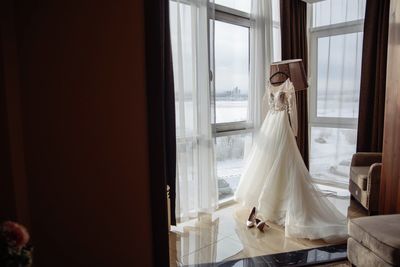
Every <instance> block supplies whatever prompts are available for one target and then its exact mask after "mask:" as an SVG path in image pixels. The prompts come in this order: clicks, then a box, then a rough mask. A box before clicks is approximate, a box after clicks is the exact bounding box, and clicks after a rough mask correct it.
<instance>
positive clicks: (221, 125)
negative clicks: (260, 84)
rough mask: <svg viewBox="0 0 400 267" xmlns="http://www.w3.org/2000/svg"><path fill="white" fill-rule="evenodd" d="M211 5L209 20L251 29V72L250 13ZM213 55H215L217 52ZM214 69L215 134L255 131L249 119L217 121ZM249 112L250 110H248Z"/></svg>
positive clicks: (226, 134) (213, 121)
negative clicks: (212, 10) (211, 10)
mask: <svg viewBox="0 0 400 267" xmlns="http://www.w3.org/2000/svg"><path fill="white" fill-rule="evenodd" d="M210 5H212V6H213V9H214V14H212V13H211V12H209V13H210V14H212V15H210V16H209V18H208V19H209V21H212V20H214V21H220V22H224V23H228V24H232V25H235V26H240V27H245V28H248V30H249V51H248V53H249V66H248V70H249V74H250V60H251V59H250V37H251V36H250V34H251V30H250V29H251V27H252V20H251V19H250V14H249V13H246V12H243V11H240V10H237V9H233V8H230V7H226V6H222V5H219V4H212V3H210ZM213 41H214V40H213ZM210 45H214V44H210ZM212 56H213V57H215V52H214V54H213V55H212ZM212 61H213V62H214V60H212ZM214 64H215V63H214ZM214 70H215V67H213V68H210V73H211V77H210V79H211V81H210V82H211V84H212V88H213V91H214V93H213V94H211V97H212V98H213V99H212V103H213V109H214V110H213V111H212V114H213V116H214V118H213V120H212V122H211V125H212V128H213V134H214V135H215V137H221V136H228V135H237V134H243V133H249V132H253V131H254V125H253V123H251V122H249V121H248V120H242V121H232V122H218V123H217V122H216V107H215V104H216V99H215V80H214ZM217 75H218V74H217ZM249 90H251V88H249ZM248 112H250V110H248Z"/></svg>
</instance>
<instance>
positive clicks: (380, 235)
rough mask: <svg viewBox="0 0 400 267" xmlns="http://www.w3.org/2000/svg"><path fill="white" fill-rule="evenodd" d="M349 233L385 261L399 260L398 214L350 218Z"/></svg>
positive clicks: (399, 229)
mask: <svg viewBox="0 0 400 267" xmlns="http://www.w3.org/2000/svg"><path fill="white" fill-rule="evenodd" d="M349 235H350V236H351V237H352V238H353V239H354V240H355V241H357V242H358V243H360V244H361V245H363V246H364V247H366V248H368V249H369V250H371V251H372V252H373V253H375V254H376V255H377V256H379V257H380V258H381V259H383V260H384V261H385V262H387V263H389V264H391V265H396V264H398V263H399V262H400V214H395V215H381V216H370V217H363V218H357V219H352V220H350V221H349Z"/></svg>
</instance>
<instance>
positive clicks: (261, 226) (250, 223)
mask: <svg viewBox="0 0 400 267" xmlns="http://www.w3.org/2000/svg"><path fill="white" fill-rule="evenodd" d="M246 225H247V228H253V227H254V226H255V227H257V229H258V230H260V231H261V232H264V231H266V230H268V229H269V228H270V226H269V225H268V224H266V223H265V222H264V221H262V220H260V219H258V218H257V217H256V207H254V208H253V209H252V210H251V212H250V215H249V218H248V219H247V222H246Z"/></svg>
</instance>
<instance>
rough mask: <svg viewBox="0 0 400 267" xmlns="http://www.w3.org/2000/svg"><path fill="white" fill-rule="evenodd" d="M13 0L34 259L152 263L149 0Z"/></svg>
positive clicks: (45, 263) (67, 262)
mask: <svg viewBox="0 0 400 267" xmlns="http://www.w3.org/2000/svg"><path fill="white" fill-rule="evenodd" d="M10 1H11V0H7V2H10ZM11 2H12V1H11ZM14 2H15V3H16V4H15V5H14V15H15V17H14V18H15V20H14V22H15V33H16V48H17V56H18V79H19V92H20V101H21V116H20V117H21V118H20V119H21V124H22V127H21V131H22V137H23V140H22V141H23V155H24V162H25V173H26V180H27V185H28V192H27V194H28V198H27V199H28V200H27V202H28V203H27V204H28V213H29V214H28V215H29V221H30V223H29V228H30V231H31V233H32V236H33V241H34V245H35V266H58V267H62V266H68V267H69V266H150V265H151V229H150V228H149V225H150V211H149V207H150V206H149V199H150V196H149V176H148V158H147V156H148V155H147V132H146V129H147V123H146V96H145V73H144V64H145V63H144V18H143V1H137V0H135V1H130V0H114V1H95V0H92V1H91V0H80V1H71V0H57V1H54V0H38V1H24V0H19V1H14ZM6 67H7V66H6ZM0 100H1V98H0ZM6 101H8V100H7V99H6ZM17 206H18V205H17ZM17 209H18V207H17Z"/></svg>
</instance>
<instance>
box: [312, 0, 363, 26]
mask: <svg viewBox="0 0 400 267" xmlns="http://www.w3.org/2000/svg"><path fill="white" fill-rule="evenodd" d="M365 1H366V0H325V1H321V2H317V3H314V4H313V27H319V26H325V25H331V24H336V23H342V22H347V21H353V20H359V19H363V18H364V16H365Z"/></svg>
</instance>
